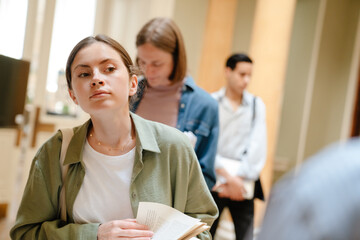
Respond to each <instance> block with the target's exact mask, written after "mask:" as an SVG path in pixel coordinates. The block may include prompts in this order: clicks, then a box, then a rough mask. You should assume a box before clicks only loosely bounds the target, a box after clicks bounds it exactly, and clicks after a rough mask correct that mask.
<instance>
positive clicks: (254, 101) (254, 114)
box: [242, 96, 256, 156]
mask: <svg viewBox="0 0 360 240" xmlns="http://www.w3.org/2000/svg"><path fill="white" fill-rule="evenodd" d="M255 118H256V96H254V98H253V104H252V117H251V125H250V127H251V129H250V133H251V132H252V130H253V128H254V125H255ZM250 135H251V134H250ZM247 150H248V146H246V148H245V150H244V152H243V155H242V156H244V155H246V154H247Z"/></svg>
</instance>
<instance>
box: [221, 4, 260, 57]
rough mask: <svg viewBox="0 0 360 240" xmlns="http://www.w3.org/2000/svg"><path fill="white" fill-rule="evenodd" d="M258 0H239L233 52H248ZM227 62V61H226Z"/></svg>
mask: <svg viewBox="0 0 360 240" xmlns="http://www.w3.org/2000/svg"><path fill="white" fill-rule="evenodd" d="M255 7H256V1H254V0H238V3H237V10H236V19H235V28H234V38H233V44H232V53H235V52H241V53H248V52H249V49H250V41H251V33H252V29H253V24H254V15H255ZM224 64H225V63H224Z"/></svg>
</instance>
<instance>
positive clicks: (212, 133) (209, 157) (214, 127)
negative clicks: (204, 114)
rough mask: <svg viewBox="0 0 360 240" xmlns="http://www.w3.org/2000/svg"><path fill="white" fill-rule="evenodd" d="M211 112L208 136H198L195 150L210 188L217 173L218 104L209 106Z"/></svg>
mask: <svg viewBox="0 0 360 240" xmlns="http://www.w3.org/2000/svg"><path fill="white" fill-rule="evenodd" d="M208 111H209V112H211V114H210V117H211V122H210V125H209V135H208V136H206V137H205V136H198V141H199V140H200V141H201V142H199V143H197V144H196V147H195V152H196V156H197V158H198V160H199V163H200V166H201V170H202V173H203V175H204V178H205V181H206V184H207V186H208V187H209V189H211V188H212V187H213V186H214V185H215V182H216V175H215V157H216V151H217V143H218V137H219V113H218V107H217V105H215V106H211V107H209V108H208Z"/></svg>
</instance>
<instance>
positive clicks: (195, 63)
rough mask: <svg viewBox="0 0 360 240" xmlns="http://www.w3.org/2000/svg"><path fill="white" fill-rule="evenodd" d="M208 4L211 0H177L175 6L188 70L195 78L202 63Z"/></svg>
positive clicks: (175, 19)
mask: <svg viewBox="0 0 360 240" xmlns="http://www.w3.org/2000/svg"><path fill="white" fill-rule="evenodd" d="M208 5H209V0H197V1H192V0H177V1H176V3H175V8H174V16H173V19H174V21H175V22H176V24H177V25H178V26H179V28H180V30H181V33H182V35H183V38H184V41H185V48H186V55H187V61H188V71H189V74H190V75H191V76H192V77H194V78H195V77H196V76H197V73H198V68H199V65H200V59H201V51H202V46H203V37H204V30H205V25H206V16H207V10H208ZM194 80H195V81H196V79H194Z"/></svg>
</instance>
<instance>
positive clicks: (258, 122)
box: [212, 88, 267, 180]
mask: <svg viewBox="0 0 360 240" xmlns="http://www.w3.org/2000/svg"><path fill="white" fill-rule="evenodd" d="M225 90H226V89H225V88H222V89H220V90H219V91H217V92H215V93H213V94H212V96H213V97H214V98H215V99H216V100H217V101H218V102H219V121H220V130H219V140H218V148H217V155H216V161H215V168H222V167H225V166H224V165H223V163H224V162H226V160H237V161H241V164H240V165H239V169H236V175H238V176H241V177H244V178H246V179H249V180H256V179H257V178H258V177H259V174H260V172H261V170H262V168H263V166H264V164H265V160H266V150H267V149H266V148H267V139H266V138H267V137H266V122H265V114H266V113H265V104H264V102H263V101H262V100H261V98H259V97H257V98H256V105H255V106H256V107H255V112H256V113H255V121H254V125H253V127H251V124H252V116H253V100H254V95H252V94H251V93H249V92H247V91H244V92H243V99H242V103H241V105H240V106H239V107H238V108H237V109H236V110H235V111H234V110H233V108H232V105H231V103H230V101H229V99H228V98H227V97H226V96H225ZM245 149H247V154H245V155H244V154H243V153H244V150H245ZM225 168H226V167H225ZM234 171H235V169H234Z"/></svg>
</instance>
